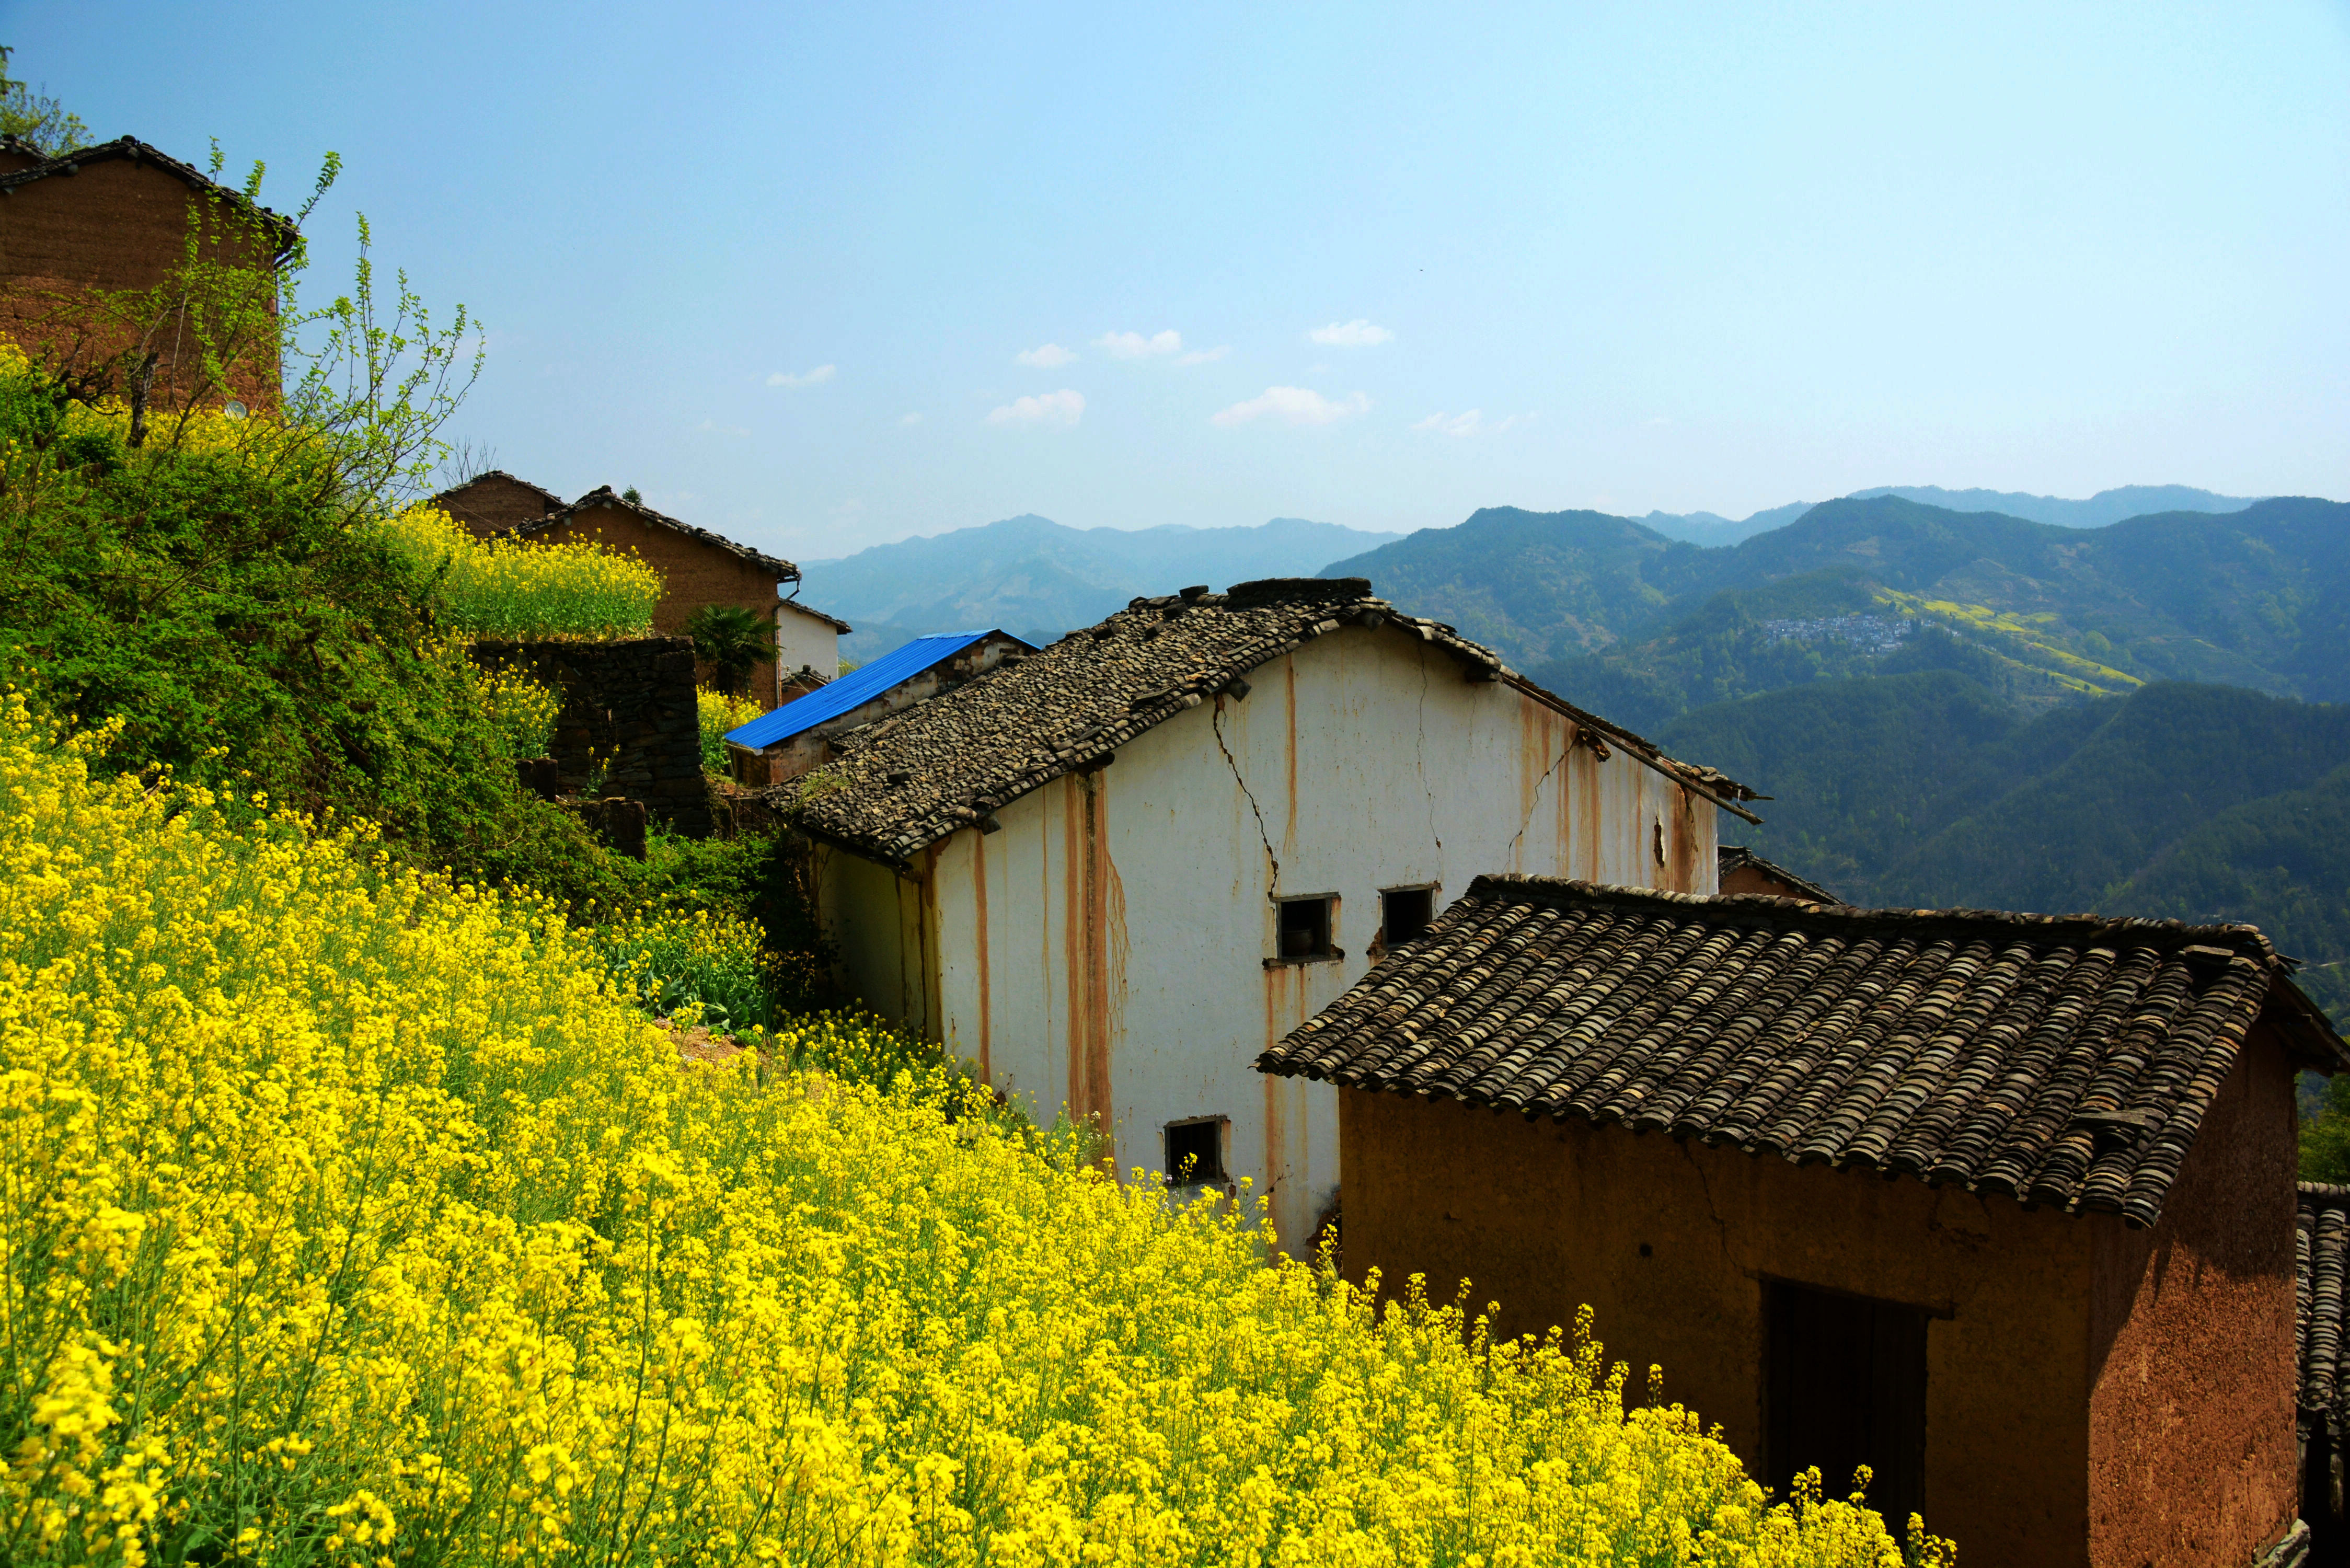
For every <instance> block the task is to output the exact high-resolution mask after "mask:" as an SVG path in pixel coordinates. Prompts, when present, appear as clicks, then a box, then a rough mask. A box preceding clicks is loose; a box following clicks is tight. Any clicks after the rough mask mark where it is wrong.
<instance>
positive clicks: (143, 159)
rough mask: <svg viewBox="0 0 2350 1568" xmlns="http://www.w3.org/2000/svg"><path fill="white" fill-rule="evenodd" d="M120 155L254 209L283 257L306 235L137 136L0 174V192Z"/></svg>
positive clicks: (280, 215)
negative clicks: (274, 239)
mask: <svg viewBox="0 0 2350 1568" xmlns="http://www.w3.org/2000/svg"><path fill="white" fill-rule="evenodd" d="M20 145H21V144H20ZM118 158H120V159H127V160H129V161H131V162H133V163H151V164H153V165H154V166H155V167H156V168H158V169H161V170H162V171H164V172H165V173H167V174H170V175H172V177H173V178H175V179H177V180H178V181H180V182H182V184H184V185H186V186H188V187H189V188H190V189H191V190H194V191H200V192H204V193H205V194H207V195H213V196H217V197H219V198H220V199H221V200H222V201H224V202H229V203H230V204H231V205H233V206H236V207H242V208H244V209H246V210H248V211H250V212H251V213H253V214H254V216H255V217H256V218H258V219H260V220H261V222H262V224H263V226H264V227H265V228H267V229H268V230H269V231H270V233H271V234H273V235H275V236H276V242H277V254H278V256H279V257H280V258H281V259H282V258H283V257H284V256H285V255H286V254H287V253H288V252H290V251H291V250H293V248H294V246H295V245H296V244H297V243H298V242H299V241H300V239H301V237H302V235H301V232H300V231H299V230H297V229H296V228H295V226H294V223H293V220H291V219H289V218H287V217H286V215H285V214H283V213H273V212H271V211H270V210H269V209H268V208H266V207H263V206H256V205H255V204H254V203H253V202H248V201H246V200H245V197H244V192H242V191H238V190H235V189H234V188H232V187H230V186H227V185H224V184H222V183H220V182H218V181H216V180H214V179H213V177H212V176H211V175H209V174H206V173H204V172H203V171H202V170H200V169H195V168H192V167H191V166H190V165H188V164H185V163H182V162H181V161H179V160H178V159H176V158H174V157H172V155H171V154H170V153H168V152H164V151H161V150H160V149H158V148H153V147H150V146H148V145H147V143H145V142H143V141H141V140H139V139H138V138H137V137H135V136H119V137H117V138H115V139H114V140H112V141H101V142H99V144H98V145H97V146H95V147H77V148H75V149H74V150H73V151H70V152H64V153H60V154H58V155H57V157H55V158H52V159H50V160H49V161H47V162H46V163H36V164H34V165H33V166H32V167H31V168H30V169H19V170H17V171H15V172H14V173H10V174H0V196H6V195H11V194H14V193H15V192H16V191H17V190H19V189H20V188H22V187H24V186H26V185H30V184H32V183H34V182H36V181H40V180H47V179H52V178H56V177H57V176H60V175H70V174H73V173H74V172H76V171H78V170H80V169H82V168H84V167H86V166H87V165H88V164H92V163H104V162H109V161H112V160H115V159H118Z"/></svg>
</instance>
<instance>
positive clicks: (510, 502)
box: [432, 468, 563, 539]
mask: <svg viewBox="0 0 2350 1568" xmlns="http://www.w3.org/2000/svg"><path fill="white" fill-rule="evenodd" d="M432 504H433V505H435V506H438V507H439V508H441V510H442V511H443V512H446V513H447V514H449V515H450V516H452V517H453V518H455V519H456V520H457V521H458V522H459V523H460V524H463V525H464V529H465V532H467V533H468V534H471V535H473V537H474V538H476V539H487V538H491V537H494V535H499V534H510V533H512V532H513V531H514V530H515V529H517V528H519V527H521V526H522V525H523V524H525V523H536V522H537V521H538V520H539V519H540V518H542V517H545V516H546V515H548V514H550V513H556V512H560V511H562V510H563V497H561V496H560V495H557V494H556V493H555V492H553V491H552V490H546V489H542V488H541V487H539V486H538V485H536V484H533V483H531V482H530V481H529V480H527V479H517V478H515V476H514V475H513V474H511V473H508V472H506V471H505V470H504V469H502V468H494V469H491V470H490V471H489V472H486V473H477V474H475V475H474V476H473V478H471V479H469V480H467V481H465V483H463V484H459V485H452V487H450V488H449V489H447V490H444V491H442V493H440V494H438V495H436V496H434V497H433V498H432Z"/></svg>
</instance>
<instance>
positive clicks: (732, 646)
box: [685, 605, 775, 697]
mask: <svg viewBox="0 0 2350 1568" xmlns="http://www.w3.org/2000/svg"><path fill="white" fill-rule="evenodd" d="M768 633H769V628H768V624H767V622H766V621H764V620H763V619H761V618H759V615H758V612H756V611H755V610H747V609H744V608H743V607H742V606H740V605H704V606H702V607H701V608H700V609H698V610H696V611H694V612H693V618H692V619H691V620H689V621H687V622H686V623H685V635H686V636H688V637H690V638H691V639H693V651H694V653H695V655H696V656H698V657H699V658H700V659H702V660H703V661H704V662H705V663H707V664H708V665H709V666H710V670H711V674H712V676H713V677H714V678H715V679H716V680H717V682H718V687H719V690H720V691H725V692H728V693H730V694H731V695H733V696H738V697H739V696H741V695H742V693H743V687H744V686H745V685H746V684H747V682H748V678H749V676H750V673H751V670H752V668H753V667H754V666H755V665H756V664H758V663H759V662H760V661H761V660H762V659H771V658H773V657H774V656H775V649H774V645H773V644H772V643H771V642H770V641H769V640H768Z"/></svg>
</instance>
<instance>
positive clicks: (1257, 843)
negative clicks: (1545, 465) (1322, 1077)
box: [786, 577, 1743, 1251]
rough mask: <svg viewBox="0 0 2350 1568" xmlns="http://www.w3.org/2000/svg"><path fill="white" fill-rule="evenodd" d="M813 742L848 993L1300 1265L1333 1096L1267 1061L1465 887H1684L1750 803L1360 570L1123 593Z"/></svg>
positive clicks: (1333, 1179)
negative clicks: (1508, 882)
mask: <svg viewBox="0 0 2350 1568" xmlns="http://www.w3.org/2000/svg"><path fill="white" fill-rule="evenodd" d="M831 744H832V746H833V747H834V749H835V751H836V752H837V753H838V755H837V760H836V761H834V762H833V763H829V764H828V765H827V766H826V767H824V768H822V769H820V770H818V772H816V774H811V775H809V778H808V780H806V781H805V782H804V783H803V784H799V785H795V786H786V787H787V788H789V789H790V790H791V791H792V794H793V796H794V798H795V802H796V806H797V809H796V815H795V821H796V823H797V826H799V827H800V829H801V830H802V831H803V832H805V833H806V834H807V835H808V836H810V837H811V838H812V839H813V840H815V841H816V845H817V846H818V855H817V858H818V862H819V864H818V867H817V872H818V877H819V887H820V898H821V908H822V914H823V918H824V919H825V922H826V926H827V930H828V932H829V933H830V935H831V936H832V937H833V939H834V940H836V941H837V944H838V946H839V950H840V955H841V964H842V968H843V971H844V972H845V975H846V978H847V981H848V983H849V985H850V986H851V988H852V989H853V990H854V991H855V992H857V994H858V995H859V996H860V997H861V998H862V999H863V1000H864V1001H865V1002H867V1003H868V1004H869V1005H871V1006H873V1007H874V1008H875V1009H876V1010H878V1011H879V1012H881V1013H882V1014H883V1015H884V1016H886V1017H888V1018H889V1019H891V1020H892V1021H893V1022H895V1023H899V1025H901V1026H902V1027H904V1028H906V1029H908V1030H910V1031H912V1032H914V1033H920V1034H922V1035H925V1036H928V1037H930V1038H932V1039H936V1040H940V1041H942V1042H944V1043H945V1044H947V1045H948V1046H949V1047H950V1048H951V1049H952V1050H953V1051H954V1052H956V1053H957V1054H961V1055H962V1056H965V1057H967V1058H970V1059H972V1060H974V1061H975V1062H977V1063H978V1064H979V1065H980V1068H981V1070H982V1071H983V1073H984V1074H985V1075H986V1076H987V1078H988V1080H989V1081H990V1082H991V1083H993V1085H996V1086H997V1087H998V1088H1000V1089H1002V1090H1003V1091H1004V1092H1006V1093H1008V1094H1012V1095H1015V1096H1022V1097H1024V1099H1026V1100H1027V1101H1029V1102H1030V1103H1031V1104H1032V1105H1033V1106H1035V1109H1036V1112H1037V1114H1039V1115H1040V1116H1045V1117H1050V1116H1053V1115H1054V1114H1055V1112H1057V1111H1059V1110H1061V1109H1062V1108H1063V1107H1064V1106H1066V1108H1067V1109H1068V1110H1069V1111H1070V1113H1072V1114H1073V1115H1075V1116H1078V1117H1092V1118H1095V1119H1096V1120H1097V1124H1098V1126H1099V1127H1100V1128H1101V1130H1102V1131H1103V1132H1104V1133H1105V1134H1107V1137H1108V1138H1109V1140H1110V1144H1111V1158H1112V1160H1113V1162H1114V1164H1115V1165H1116V1166H1118V1168H1130V1167H1138V1166H1139V1167H1142V1168H1148V1169H1151V1170H1155V1171H1159V1172H1162V1173H1188V1175H1189V1176H1190V1177H1191V1179H1195V1180H1199V1181H1205V1182H1213V1183H1226V1182H1231V1181H1234V1180H1236V1179H1239V1178H1243V1177H1245V1178H1247V1179H1249V1180H1250V1182H1251V1184H1252V1186H1253V1190H1254V1192H1255V1193H1257V1194H1262V1195H1265V1196H1268V1197H1269V1198H1270V1199H1271V1204H1272V1212H1273V1216H1274V1222H1275V1225H1276V1227H1277V1230H1278V1232H1279V1235H1280V1239H1281V1242H1282V1244H1283V1245H1284V1247H1287V1248H1290V1249H1292V1250H1294V1251H1302V1250H1304V1249H1305V1248H1306V1247H1307V1246H1308V1245H1309V1244H1310V1242H1311V1239H1312V1237H1313V1235H1314V1233H1315V1228H1316V1226H1317V1224H1318V1222H1319V1221H1320V1220H1321V1218H1322V1216H1323V1215H1324V1213H1325V1211H1326V1210H1327V1208H1328V1207H1329V1204H1330V1202H1331V1200H1332V1199H1333V1198H1334V1197H1335V1195H1336V1191H1337V1186H1338V1124H1337V1115H1336V1111H1337V1104H1336V1096H1335V1094H1334V1093H1333V1092H1332V1091H1331V1090H1330V1089H1328V1088H1327V1087H1326V1086H1324V1085H1315V1084H1308V1083H1305V1082H1303V1081H1299V1082H1285V1081H1277V1080H1271V1079H1260V1078H1258V1077H1257V1076H1256V1075H1253V1073H1252V1072H1251V1071H1250V1067H1251V1064H1252V1063H1253V1061H1254V1060H1255V1058H1256V1056H1257V1054H1259V1053H1260V1052H1262V1051H1263V1049H1264V1048H1265V1047H1266V1046H1268V1045H1270V1044H1273V1043H1274V1042H1276V1041H1278V1040H1280V1039H1281V1038H1282V1037H1283V1036H1284V1035H1285V1034H1286V1033H1289V1031H1290V1030H1292V1029H1294V1028H1295V1027H1296V1025H1297V1024H1299V1023H1302V1022H1304V1021H1305V1019H1306V1018H1308V1017H1310V1016H1311V1015H1312V1014H1313V1013H1314V1012H1316V1011H1317V1010H1319V1009H1320V1008H1322V1007H1323V1006H1325V1005H1326V1004H1327V1003H1328V1002H1332V1001H1334V1000H1336V998H1337V996H1339V995H1340V994H1341V993H1342V992H1344V991H1345V990H1346V988H1347V985H1348V984H1349V983H1350V982H1352V981H1354V980H1355V979H1356V978H1357V977H1358V976H1360V975H1361V974H1362V973H1363V972H1364V971H1365V969H1366V968H1367V965H1368V964H1369V963H1370V962H1371V961H1373V960H1374V959H1376V958H1377V957H1378V955H1379V954H1381V953H1383V952H1386V951H1388V950H1389V949H1390V948H1392V947H1396V946H1399V945H1400V944H1403V943H1407V942H1409V941H1410V940H1413V939H1414V938H1415V937H1416V936H1417V935H1418V933H1419V931H1420V930H1421V929H1422V928H1423V927H1425V926H1426V924H1427V923H1428V920H1429V919H1430V916H1431V915H1432V914H1433V913H1434V911H1435V910H1436V909H1439V908H1440V907H1441V906H1442V905H1443V904H1444V902H1445V901H1446V900H1447V899H1449V898H1451V897H1452V896H1453V895H1454V893H1456V892H1457V891H1458V890H1459V889H1460V888H1461V887H1462V886H1464V885H1465V883H1466V881H1467V879H1468V878H1469V877H1471V876H1473V875H1475V874H1476V873H1478V872H1480V871H1484V870H1489V869H1492V868H1494V867H1525V868H1532V869H1540V870H1544V871H1559V872H1566V871H1572V872H1574V873H1575V874H1577V875H1580V876H1586V877H1606V878H1607V879H1609V880H1613V881H1620V882H1635V883H1653V884H1655V885H1657V886H1659V887H1667V888H1685V889H1691V890H1697V891H1710V890H1711V888H1712V887H1713V883H1714V876H1715V855H1714V849H1715V843H1714V838H1715V835H1714V819H1715V816H1716V814H1717V809H1718V808H1720V807H1721V806H1725V805H1726V806H1728V808H1729V809H1731V810H1733V811H1740V810H1742V808H1740V807H1739V806H1737V805H1736V804H1735V802H1736V800H1737V799H1738V798H1740V797H1741V795H1742V793H1743V792H1742V791H1741V790H1740V789H1739V786H1737V785H1735V784H1732V783H1731V782H1730V781H1729V780H1727V779H1725V778H1723V777H1722V776H1721V774H1716V773H1713V772H1711V770H1708V769H1704V768H1698V767H1691V766H1689V765H1686V764H1684V763H1677V762H1675V761H1673V760H1672V759H1671V758H1669V757H1667V756H1664V755H1663V754H1661V753H1659V752H1658V751H1657V750H1656V749H1655V748H1654V747H1653V746H1650V745H1649V744H1648V742H1644V741H1641V740H1639V739H1638V738H1637V737H1635V736H1632V735H1629V734H1627V733H1625V732H1622V731H1620V730H1617V729H1616V728H1614V727H1612V726H1610V725H1608V724H1607V723H1606V722H1603V721H1601V720H1599V719H1596V718H1595V717H1593V716H1592V715H1591V714H1588V713H1586V712H1583V711H1580V710H1578V709H1576V708H1575V707H1573V706H1571V705H1569V704H1568V703H1566V702H1565V701H1562V700H1560V699H1559V698H1557V697H1555V696H1553V695H1552V694H1551V693H1549V692H1547V691H1543V690H1542V689H1541V688H1539V687H1536V686H1534V685H1533V684H1532V683H1530V682H1528V681H1526V680H1523V679H1522V678H1520V677H1519V676H1517V675H1516V674H1515V673H1513V671H1511V670H1508V669H1506V668H1505V667H1504V666H1503V663H1502V661H1501V659H1499V657H1497V656H1496V655H1495V654H1493V653H1492V652H1491V651H1490V650H1488V649H1483V648H1481V647H1479V646H1478V645H1476V644H1475V643H1472V642H1469V641H1467V640H1465V639H1462V638H1461V637H1459V636H1457V635H1456V634H1454V632H1453V631H1452V630H1451V628H1448V627H1444V626H1440V625H1438V624H1437V623H1435V622H1433V621H1427V620H1421V619H1418V618H1413V617H1410V616H1408V615H1403V614H1400V613H1399V612H1398V611H1397V610H1396V609H1395V608H1394V607H1391V606H1389V605H1388V604H1387V603H1385V602H1384V601H1382V600H1380V599H1378V598H1375V597H1372V595H1371V589H1370V585H1369V584H1368V583H1367V582H1365V581H1364V580H1362V579H1361V578H1359V577H1350V578H1339V579H1318V578H1308V579H1282V580H1274V581H1268V582H1258V583H1243V584H1240V585H1238V586H1236V587H1233V588H1232V590H1231V591H1230V592H1228V593H1221V594H1218V593H1210V592H1208V591H1207V590H1206V589H1205V588H1187V589H1185V590H1184V591H1183V592H1182V593H1181V594H1180V596H1179V595H1172V594H1170V595H1167V596H1165V597H1156V598H1145V599H1138V600H1136V601H1134V603H1133V604H1132V605H1131V606H1130V607H1128V609H1126V610H1124V611H1122V612H1120V613H1119V614H1117V615H1114V616H1112V617H1110V618H1108V619H1107V620H1105V621H1103V622H1101V623H1100V624H1099V625H1097V626H1092V627H1088V628H1085V629H1084V630H1082V631H1077V632H1073V633H1071V634H1069V635H1068V636H1067V637H1065V638H1063V639H1060V640H1059V641H1057V642H1055V643H1054V644H1053V645H1052V646H1051V647H1049V648H1046V649H1043V650H1041V651H1039V652H1036V653H1035V654H1031V655H1027V656H1024V657H1017V656H1015V657H1008V658H1005V659H1003V660H1002V662H1001V663H999V664H998V665H997V667H996V668H994V669H993V670H989V671H987V672H985V673H983V674H981V675H978V676H977V677H975V678H974V679H972V680H968V681H966V682H965V683H963V684H962V685H961V686H959V687H956V688H954V689H952V690H951V691H945V692H943V693H941V695H938V696H935V697H932V698H931V699H929V700H928V701H922V702H920V703H917V704H915V705H914V706H912V707H910V708H909V709H906V710H905V711H901V712H899V713H896V714H894V715H892V716H890V717H888V718H885V719H883V720H881V721H880V722H878V723H875V724H872V725H870V726H869V727H868V728H866V729H864V730H860V731H857V732H850V733H847V734H843V735H837V736H835V737H834V738H833V739H832V742H831Z"/></svg>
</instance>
